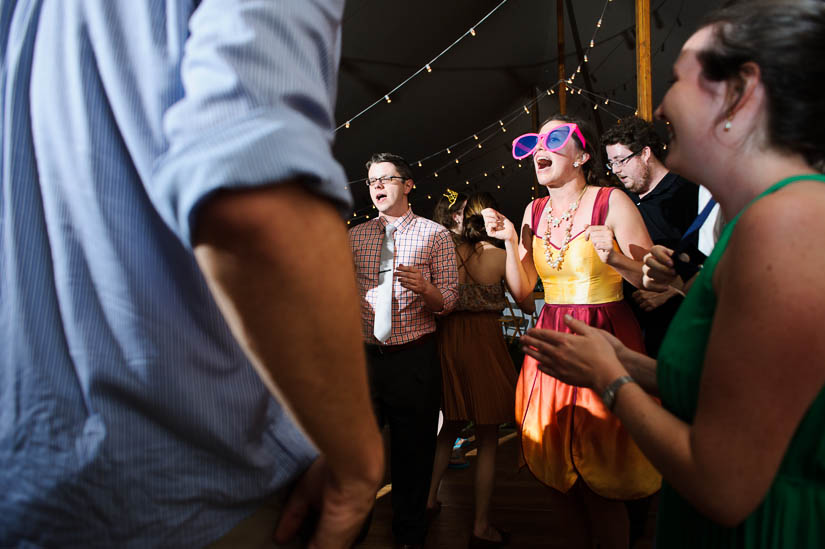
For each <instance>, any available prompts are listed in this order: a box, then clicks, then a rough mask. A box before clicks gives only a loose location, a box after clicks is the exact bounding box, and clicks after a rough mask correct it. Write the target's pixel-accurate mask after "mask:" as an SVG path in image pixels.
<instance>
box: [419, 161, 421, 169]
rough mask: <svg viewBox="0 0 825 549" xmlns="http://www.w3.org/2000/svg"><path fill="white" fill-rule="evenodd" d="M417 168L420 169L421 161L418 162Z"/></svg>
mask: <svg viewBox="0 0 825 549" xmlns="http://www.w3.org/2000/svg"><path fill="white" fill-rule="evenodd" d="M418 167H419V168H420V167H421V161H420V160H419V161H418Z"/></svg>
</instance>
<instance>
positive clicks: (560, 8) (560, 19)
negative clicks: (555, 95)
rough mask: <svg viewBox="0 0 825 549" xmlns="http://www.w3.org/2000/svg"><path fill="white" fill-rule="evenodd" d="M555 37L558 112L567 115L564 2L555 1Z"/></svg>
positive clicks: (561, 0)
mask: <svg viewBox="0 0 825 549" xmlns="http://www.w3.org/2000/svg"><path fill="white" fill-rule="evenodd" d="M556 37H557V39H558V46H559V50H558V53H559V80H561V85H560V86H559V112H560V113H561V114H567V85H566V84H565V78H567V73H566V71H565V67H564V0H556Z"/></svg>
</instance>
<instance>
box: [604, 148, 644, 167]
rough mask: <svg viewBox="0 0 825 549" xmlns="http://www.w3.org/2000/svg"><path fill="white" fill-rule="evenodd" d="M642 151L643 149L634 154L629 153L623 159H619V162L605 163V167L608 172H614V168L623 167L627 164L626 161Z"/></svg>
mask: <svg viewBox="0 0 825 549" xmlns="http://www.w3.org/2000/svg"><path fill="white" fill-rule="evenodd" d="M643 150H644V149H639V150H638V151H636V152H635V153H631V154H629V155H627V156H625V157H624V158H620V159H619V160H611V161H610V162H607V163H606V164H605V166H607V169H608V170H610V171H611V172H615V171H616V168H619V167H621V166H624V165H625V164H627V161H628V160H630V159H631V158H633V157H634V156H636V155H637V154H639V153H640V152H642V151H643Z"/></svg>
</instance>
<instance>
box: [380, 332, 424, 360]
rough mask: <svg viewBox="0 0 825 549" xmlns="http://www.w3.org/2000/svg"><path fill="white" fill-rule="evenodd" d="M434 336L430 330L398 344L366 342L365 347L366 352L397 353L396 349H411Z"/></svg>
mask: <svg viewBox="0 0 825 549" xmlns="http://www.w3.org/2000/svg"><path fill="white" fill-rule="evenodd" d="M434 337H435V332H430V333H428V334H424V335H423V336H421V337H419V338H418V339H413V340H412V341H408V342H406V343H399V344H398V345H375V344H373V343H367V344H366V347H367V352H370V353H373V354H378V355H386V354H390V353H397V352H398V351H404V350H406V349H412V348H413V347H418V346H419V345H423V344H425V343H427V342H428V341H430V340H431V339H433V338H434Z"/></svg>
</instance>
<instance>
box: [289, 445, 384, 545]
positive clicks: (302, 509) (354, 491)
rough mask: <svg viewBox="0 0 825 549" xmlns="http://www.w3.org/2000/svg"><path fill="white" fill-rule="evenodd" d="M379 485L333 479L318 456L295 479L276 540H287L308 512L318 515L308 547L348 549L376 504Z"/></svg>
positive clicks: (364, 481) (353, 480)
mask: <svg viewBox="0 0 825 549" xmlns="http://www.w3.org/2000/svg"><path fill="white" fill-rule="evenodd" d="M377 488H378V486H377V485H376V484H375V483H374V482H371V481H369V480H368V479H363V478H336V477H334V475H333V473H332V471H331V470H330V469H329V467H328V466H327V463H326V461H325V459H324V458H323V456H322V457H319V458H318V459H316V460H315V461H314V462H313V464H312V465H311V466H310V467H309V469H307V471H306V472H305V473H304V474H303V476H301V478H300V479H299V480H298V483H297V484H296V485H295V488H294V489H293V490H292V493H291V494H290V496H289V499H288V500H287V502H286V505H285V506H284V512H283V514H282V515H281V520H280V522H279V523H278V528H277V530H276V531H275V541H276V542H278V543H287V542H288V541H290V540H291V539H292V538H293V537H294V536H295V534H296V532H297V531H298V529H299V528H300V527H301V524H302V523H303V522H304V520H305V519H306V518H307V515H308V513H309V511H310V509H315V510H317V511H318V512H319V513H320V518H319V519H318V524H317V526H316V529H315V532H314V534H313V536H312V539H311V540H310V542H309V545H308V547H310V548H319V549H320V548H328V547H329V548H348V547H350V546H351V545H352V542H353V541H354V540H355V537H356V536H357V535H358V532H359V531H360V529H361V526H362V525H363V523H364V520H365V519H366V517H367V515H368V514H369V512H370V510H371V509H372V507H373V505H374V504H375V493H376V490H377Z"/></svg>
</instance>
